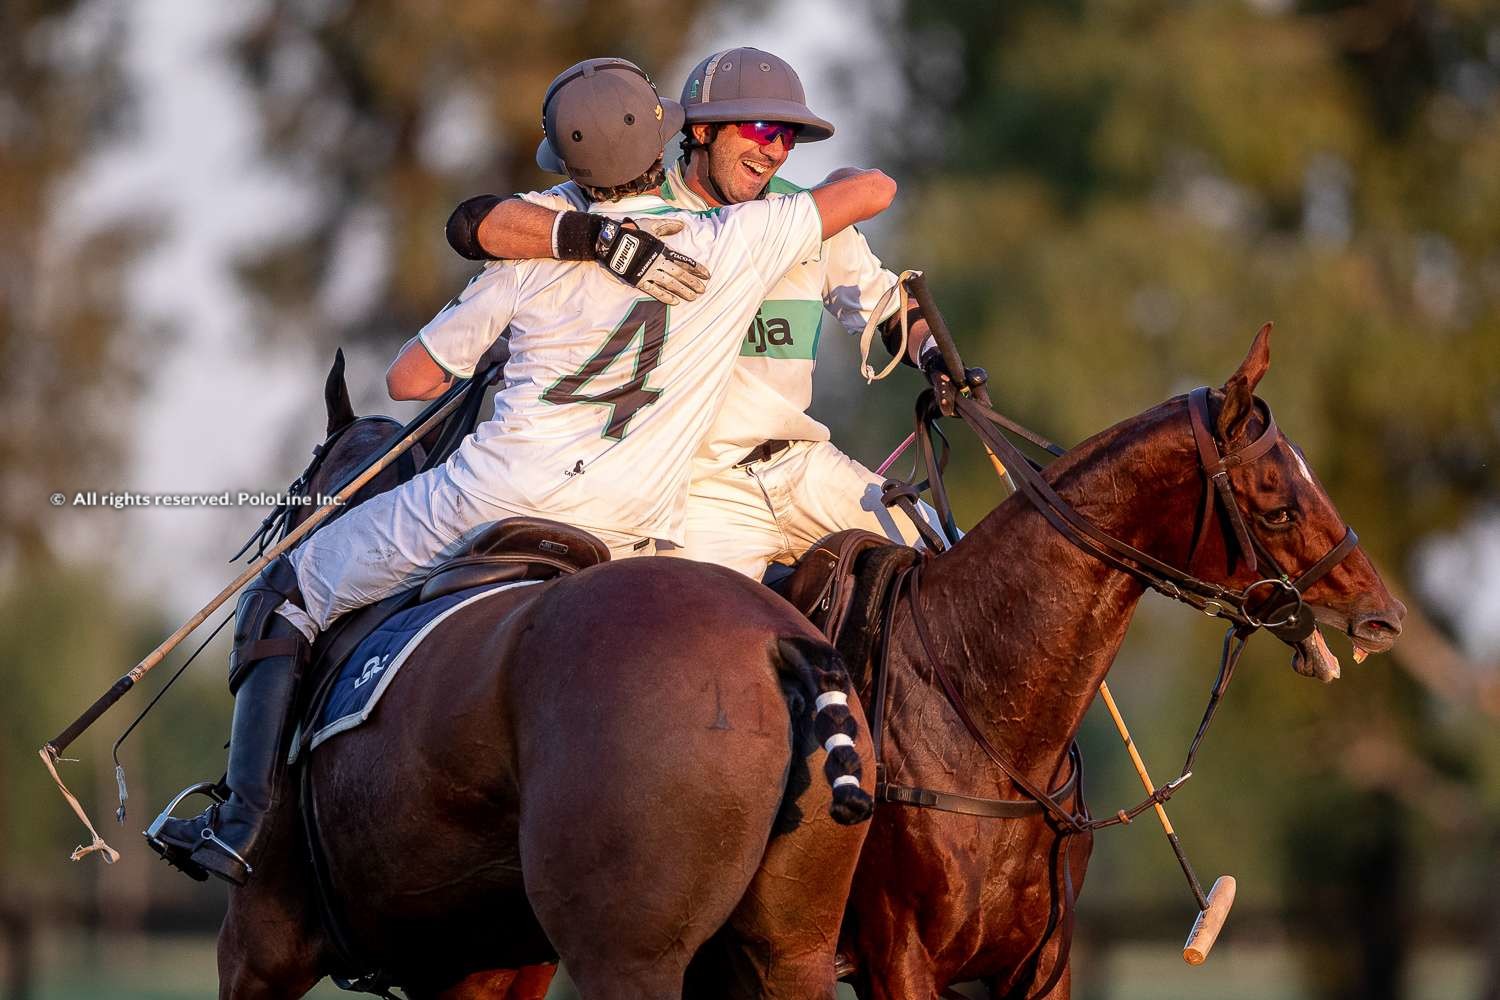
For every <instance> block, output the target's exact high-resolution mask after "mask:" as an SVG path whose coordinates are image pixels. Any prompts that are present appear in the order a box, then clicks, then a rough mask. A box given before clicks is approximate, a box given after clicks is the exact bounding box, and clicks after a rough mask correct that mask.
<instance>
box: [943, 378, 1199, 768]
mask: <svg viewBox="0 0 1500 1000" xmlns="http://www.w3.org/2000/svg"><path fill="white" fill-rule="evenodd" d="M1186 430H1187V421H1186V419H1185V415H1184V411H1183V408H1182V407H1181V406H1174V405H1173V404H1172V403H1167V404H1163V405H1162V406H1160V407H1157V408H1156V409H1154V410H1151V411H1149V412H1147V413H1145V414H1142V415H1141V416H1139V417H1136V418H1134V419H1132V420H1130V421H1127V422H1126V423H1124V424H1120V425H1117V426H1116V427H1114V428H1111V429H1110V430H1109V431H1106V432H1104V433H1103V434H1100V435H1098V436H1096V437H1094V438H1092V439H1090V440H1089V441H1087V442H1085V443H1084V444H1082V445H1080V446H1078V448H1076V449H1074V451H1072V452H1070V453H1069V455H1068V456H1067V457H1066V458H1064V459H1060V460H1059V461H1058V462H1057V463H1056V464H1055V467H1054V468H1052V469H1049V470H1048V479H1049V480H1050V481H1051V482H1052V483H1053V486H1054V488H1056V489H1057V491H1058V492H1059V493H1060V494H1061V495H1062V496H1063V497H1064V499H1066V500H1067V501H1068V502H1069V503H1071V504H1072V505H1073V506H1074V507H1075V508H1076V509H1077V510H1078V511H1079V512H1080V513H1081V514H1083V515H1084V516H1085V517H1087V518H1089V519H1090V520H1091V521H1093V522H1094V523H1095V524H1096V525H1098V526H1099V527H1100V528H1101V529H1103V530H1104V531H1106V532H1107V533H1109V534H1110V535H1112V536H1113V537H1115V538H1117V539H1119V540H1120V541H1123V542H1126V543H1128V544H1130V545H1133V546H1135V547H1137V548H1140V549H1142V550H1144V551H1146V552H1149V553H1151V554H1153V555H1156V556H1157V557H1158V558H1163V559H1166V560H1168V561H1170V562H1172V563H1173V564H1174V565H1182V562H1183V560H1184V559H1185V558H1186V553H1187V548H1188V544H1189V543H1188V542H1187V541H1186V536H1187V535H1189V534H1190V533H1191V531H1192V526H1193V518H1194V512H1195V505H1196V503H1197V501H1198V497H1199V495H1200V494H1199V490H1198V489H1197V488H1196V487H1195V485H1194V484H1196V483H1197V482H1198V479H1197V464H1196V462H1195V460H1194V458H1193V453H1192V452H1191V450H1190V447H1191V446H1190V444H1189V443H1188V441H1187V438H1186ZM1142 593H1143V588H1142V585H1141V584H1140V583H1139V582H1138V581H1137V580H1136V579H1135V578H1133V577H1131V576H1129V575H1128V574H1125V573H1122V572H1120V571H1118V570H1115V569H1111V568H1110V567H1109V566H1107V565H1106V564H1104V563H1103V562H1101V561H1100V560H1098V559H1096V558H1094V557H1093V556H1090V555H1088V554H1086V553H1084V552H1083V551H1082V550H1080V549H1079V548H1078V547H1077V546H1075V545H1074V544H1073V543H1071V542H1069V541H1068V540H1067V539H1065V538H1064V537H1063V536H1062V534H1061V533H1059V532H1058V531H1057V530H1056V529H1054V528H1053V527H1052V526H1051V525H1050V524H1048V523H1047V521H1046V520H1045V519H1044V518H1043V517H1042V515H1041V514H1039V513H1038V512H1037V511H1036V509H1035V508H1034V507H1032V506H1031V504H1030V503H1029V502H1027V501H1026V500H1025V499H1024V498H1022V497H1013V498H1011V499H1010V500H1009V501H1007V502H1006V503H1004V504H1001V505H1000V507H998V508H996V509H995V510H994V511H992V512H991V513H990V514H989V515H988V516H987V517H986V518H985V519H984V520H983V521H981V522H980V523H979V525H978V526H976V527H975V528H974V530H973V531H972V532H970V533H969V534H968V535H967V536H966V537H965V538H964V540H963V541H962V542H961V543H959V544H958V545H957V546H955V547H954V548H953V550H952V551H950V552H947V553H944V554H943V555H941V556H938V557H936V558H933V559H932V560H930V561H929V562H928V564H927V566H926V567H925V568H924V570H923V573H922V577H921V595H920V602H919V603H920V606H921V613H922V614H923V616H924V621H925V622H926V625H927V632H928V634H929V636H931V640H932V642H933V644H934V645H935V646H936V647H937V649H935V650H934V651H933V652H934V654H935V655H937V656H939V657H941V658H942V661H943V665H944V666H945V667H947V668H948V670H949V671H950V674H951V675H952V676H953V678H954V680H955V683H956V684H957V686H958V688H959V690H960V691H961V693H962V694H963V696H964V698H965V700H966V701H967V703H968V705H969V708H970V710H971V712H972V713H973V714H974V716H975V718H976V721H978V722H979V723H980V724H981V725H982V726H984V728H985V730H986V735H987V736H989V738H990V739H991V740H992V741H993V742H995V743H996V745H998V746H1000V747H1003V748H1005V749H1006V750H1007V751H1008V752H1009V754H1010V755H1011V757H1012V759H1013V760H1014V761H1015V762H1016V763H1017V765H1018V766H1020V767H1021V768H1022V769H1023V770H1025V771H1027V772H1028V776H1029V777H1031V778H1032V779H1033V780H1035V781H1038V782H1046V781H1047V780H1048V779H1049V778H1050V777H1051V775H1052V773H1053V772H1054V771H1055V770H1056V768H1057V767H1058V765H1060V763H1061V761H1062V755H1063V754H1064V753H1065V752H1066V750H1067V748H1068V745H1069V744H1070V743H1071V742H1072V739H1073V736H1074V734H1075V733H1076V732H1077V730H1078V726H1079V724H1080V723H1081V722H1082V721H1083V715H1084V712H1085V711H1086V710H1087V709H1088V706H1089V704H1090V703H1091V702H1092V701H1093V698H1094V692H1095V691H1097V690H1098V688H1099V683H1100V681H1102V680H1103V679H1104V676H1105V674H1106V673H1108V672H1109V667H1110V664H1111V663H1112V662H1114V658H1115V654H1116V653H1117V652H1118V651H1119V648H1120V644H1121V642H1123V641H1124V638H1125V631H1126V629H1127V628H1128V627H1129V625H1130V618H1131V614H1132V612H1133V611H1134V610H1135V606H1136V603H1137V602H1138V601H1139V600H1140V597H1141V594H1142ZM924 673H925V671H924Z"/></svg>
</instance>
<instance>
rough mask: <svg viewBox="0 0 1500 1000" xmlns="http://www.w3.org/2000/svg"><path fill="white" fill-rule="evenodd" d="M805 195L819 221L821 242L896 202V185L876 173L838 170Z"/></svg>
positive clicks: (875, 214) (851, 169)
mask: <svg viewBox="0 0 1500 1000" xmlns="http://www.w3.org/2000/svg"><path fill="white" fill-rule="evenodd" d="M808 194H810V195H811V196H812V199H813V203H814V204H816V205H817V206H818V215H819V217H821V218H822V220H823V239H824V240H827V239H829V238H831V237H832V236H834V235H835V234H836V233H839V232H842V231H843V230H845V229H847V228H849V227H850V226H852V225H854V224H855V223H856V222H863V221H865V220H866V219H873V218H874V217H875V216H877V215H879V214H880V213H881V212H884V211H885V210H886V209H887V208H889V207H890V205H891V202H893V201H895V199H896V182H895V181H894V180H892V179H891V178H890V177H889V176H887V175H886V174H885V173H884V172H883V171H880V170H861V169H858V168H856V167H842V168H840V169H838V170H835V171H834V172H833V173H831V174H829V175H828V177H827V179H825V180H824V181H823V183H821V184H819V185H818V186H817V187H815V188H812V189H811V190H810V191H809V192H808Z"/></svg>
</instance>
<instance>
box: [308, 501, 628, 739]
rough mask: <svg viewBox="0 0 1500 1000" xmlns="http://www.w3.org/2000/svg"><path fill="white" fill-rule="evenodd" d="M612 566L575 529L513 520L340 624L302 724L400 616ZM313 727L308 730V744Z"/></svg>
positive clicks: (605, 552)
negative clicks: (372, 638)
mask: <svg viewBox="0 0 1500 1000" xmlns="http://www.w3.org/2000/svg"><path fill="white" fill-rule="evenodd" d="M608 561H609V548H608V547H607V546H606V545H605V544H604V543H603V542H601V541H599V539H597V538H595V537H594V536H593V535H591V534H589V533H588V532H587V531H584V530H583V529H582V528H575V527H573V526H572V525H568V524H562V523H561V522H558V521H548V520H546V519H545V518H540V517H508V518H506V519H504V520H502V521H496V522H495V523H494V524H492V525H490V526H489V527H488V528H486V529H484V530H483V531H481V532H480V533H479V534H478V535H476V536H475V537H474V540H473V541H471V542H470V543H469V544H468V545H467V546H466V547H465V548H464V549H463V551H461V552H459V553H458V554H456V555H454V556H453V557H452V558H450V559H448V560H447V561H446V562H444V563H441V564H440V565H438V566H437V567H435V568H434V569H433V570H432V571H431V572H430V573H428V574H427V576H426V577H424V578H423V580H422V582H421V584H420V585H418V586H416V587H412V588H410V589H407V590H403V591H401V592H400V593H397V594H392V595H391V596H390V597H387V598H386V599H385V600H383V601H379V602H377V603H375V604H372V605H370V606H368V607H365V608H360V609H359V610H358V611H354V612H351V613H350V614H347V615H345V616H344V617H342V618H340V619H339V620H338V621H337V622H335V623H334V624H333V627H332V628H330V629H328V630H327V631H326V632H324V633H323V634H322V635H320V636H319V637H318V641H317V643H316V644H315V645H314V647H313V668H312V669H313V672H314V677H313V683H312V684H309V685H308V689H309V691H310V692H311V696H310V697H309V698H308V700H307V703H306V704H305V706H304V707H303V710H302V712H301V713H300V714H301V718H302V719H303V720H304V722H305V723H306V722H309V721H310V720H311V719H312V718H313V717H315V716H316V714H317V713H318V711H319V710H320V709H321V707H322V703H323V701H324V699H325V698H326V697H327V694H328V691H329V690H330V689H331V687H332V682H333V681H334V680H335V679H336V678H337V676H338V671H339V666H340V665H341V664H342V663H343V662H344V661H345V660H347V659H348V658H349V655H350V654H351V653H353V652H354V650H355V649H356V648H358V647H359V644H360V643H361V642H363V641H364V640H365V639H366V638H367V637H368V636H369V635H370V633H372V632H374V631H375V630H376V629H377V628H379V627H380V626H381V624H382V623H383V622H384V621H385V620H386V619H388V618H390V617H391V616H392V615H394V614H396V613H397V612H399V611H404V610H405V609H407V608H410V607H412V606H414V605H417V604H422V603H425V602H427V601H433V600H437V599H438V598H440V597H443V596H445V595H448V594H452V593H456V592H458V591H460V590H468V589H470V588H472V587H480V586H484V585H486V584H491V583H510V582H514V581H518V580H549V579H552V578H553V577H557V576H566V575H569V574H572V573H577V572H578V571H580V570H584V569H588V568H589V567H590V566H596V565H598V564H599V563H605V562H608ZM306 734H307V727H306V726H304V738H305V736H306Z"/></svg>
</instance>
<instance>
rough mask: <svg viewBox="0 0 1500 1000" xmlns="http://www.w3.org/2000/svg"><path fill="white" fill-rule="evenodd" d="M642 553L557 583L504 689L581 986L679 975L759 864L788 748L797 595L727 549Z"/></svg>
mask: <svg viewBox="0 0 1500 1000" xmlns="http://www.w3.org/2000/svg"><path fill="white" fill-rule="evenodd" d="M635 563H639V564H641V565H636V564H635ZM635 563H621V564H617V565H614V566H609V567H601V568H600V569H598V570H594V571H590V572H589V573H585V574H580V575H579V576H578V577H577V578H576V579H575V580H572V581H567V582H566V583H565V584H564V585H560V586H559V587H557V588H556V589H555V590H554V591H553V592H552V593H551V594H549V595H548V599H547V600H546V601H545V602H543V603H542V604H541V605H539V606H538V608H537V613H536V615H535V616H534V618H533V621H532V625H531V628H530V629H528V631H527V633H526V635H525V638H524V639H523V641H522V642H521V644H520V645H519V647H518V649H517V654H518V662H520V663H525V664H527V668H526V669H525V670H524V672H521V673H517V674H516V675H514V676H513V678H512V685H511V689H510V693H511V696H512V699H513V704H512V709H513V711H514V718H515V725H516V750H517V764H518V772H519V774H520V775H521V825H520V853H521V860H522V865H523V868H524V870H525V875H526V886H527V891H528V894H529V895H530V897H531V900H532V904H533V906H534V907H535V909H536V913H537V916H538V919H539V920H540V922H541V923H542V925H543V926H544V927H545V928H546V929H547V932H548V935H549V937H551V939H552V940H553V942H554V943H555V944H556V945H557V947H558V950H559V952H560V953H561V954H562V955H563V958H564V960H565V961H566V962H567V964H568V967H569V970H570V971H571V972H572V974H573V976H574V978H575V980H577V981H578V983H579V985H580V987H582V988H584V989H585V991H587V990H588V984H589V981H590V980H591V979H596V978H597V980H598V981H602V980H604V979H605V978H607V977H624V978H625V979H627V980H631V981H636V982H638V983H639V986H640V988H641V989H650V988H651V987H650V986H649V983H650V982H651V981H652V979H653V977H655V976H657V975H664V976H666V977H667V978H668V979H675V981H676V983H677V984H678V988H679V989H680V983H681V976H682V969H683V968H684V967H685V966H686V964H687V961H688V959H690V958H691V957H692V955H693V953H694V952H695V951H696V950H697V949H698V947H699V946H700V945H701V944H702V943H703V941H705V940H706V939H707V938H708V936H709V935H710V934H711V933H712V932H713V931H714V930H715V929H717V928H718V927H719V926H720V925H721V924H722V923H723V922H724V921H725V920H726V919H727V918H728V916H729V915H730V913H731V912H732V911H733V909H734V907H735V905H736V904H737V903H738V902H739V900H740V898H741V897H742V896H743V894H744V892H745V888H746V886H747V885H748V884H749V883H750V880H751V878H752V876H753V875H754V874H755V872H756V869H757V867H758V865H759V863H760V860H761V856H762V855H763V854H764V852H765V849H766V842H767V840H768V838H769V837H770V835H771V831H772V826H773V823H774V821H775V818H776V815H777V812H778V810H779V808H780V805H781V800H782V796H783V791H784V789H785V787H786V779H787V773H788V770H789V761H790V759H791V750H790V725H789V716H788V713H787V708H786V702H785V698H784V696H783V694H782V690H781V681H780V679H779V678H778V675H777V668H776V664H775V662H774V661H773V656H774V646H775V640H776V638H777V637H778V636H779V635H781V634H784V633H786V632H787V631H788V630H789V629H796V628H797V627H798V626H797V624H796V620H795V618H794V617H793V616H792V615H791V614H790V610H789V609H787V608H786V606H785V605H784V604H783V603H782V602H780V601H779V599H777V598H774V597H773V596H772V595H769V594H768V593H766V592H764V591H762V590H761V588H759V587H757V586H755V585H753V584H750V583H749V582H748V581H746V580H744V579H743V578H741V577H738V576H736V575H734V574H730V573H728V572H726V571H723V570H720V569H718V568H717V567H709V566H704V565H700V564H691V563H683V562H679V561H677V560H637V561H635ZM543 662H545V663H547V666H546V667H545V668H543V669H536V668H535V667H534V665H535V664H539V663H543ZM637 977H640V978H637Z"/></svg>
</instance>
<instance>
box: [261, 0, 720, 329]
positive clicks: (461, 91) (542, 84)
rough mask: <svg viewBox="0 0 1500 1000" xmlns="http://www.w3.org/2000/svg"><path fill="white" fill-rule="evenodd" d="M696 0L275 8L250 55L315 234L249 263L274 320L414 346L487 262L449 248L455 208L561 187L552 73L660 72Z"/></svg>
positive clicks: (269, 135)
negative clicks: (544, 129) (598, 69)
mask: <svg viewBox="0 0 1500 1000" xmlns="http://www.w3.org/2000/svg"><path fill="white" fill-rule="evenodd" d="M699 6H700V4H699V2H698V0H686V2H672V3H668V2H666V0H622V2H615V3H603V2H599V0H578V2H564V3H547V4H500V3H490V2H485V0H463V2H453V3H445V4H443V5H441V7H433V6H431V5H427V4H410V3H399V2H395V0H356V2H353V3H344V4H308V3H300V2H292V0H280V2H273V3H270V4H267V5H266V6H265V8H264V11H263V12H262V13H261V14H260V15H259V17H258V18H257V19H256V21H255V23H254V24H253V25H252V27H251V28H250V30H249V31H248V33H247V34H246V36H245V38H244V40H243V42H242V43H241V44H240V46H239V53H240V56H241V60H242V63H243V65H244V68H245V73H246V78H247V80H248V82H249V83H250V85H251V86H252V87H253V88H254V90H255V92H256V95H257V98H258V106H259V109H260V114H261V118H262V121H263V123H264V131H265V136H266V142H267V144H268V146H269V147H270V151H271V152H272V153H273V154H274V155H276V156H277V157H278V158H279V161H280V162H281V163H282V164H284V165H285V167H286V169H287V170H288V171H290V172H292V173H293V174H294V175H295V176H297V177H300V178H303V179H306V180H307V181H308V182H309V183H310V184H311V185H313V186H314V187H315V189H316V191H317V192H318V195H317V198H316V203H317V210H316V212H314V213H313V215H312V216H310V217H309V218H308V219H307V220H306V224H305V226H304V227H303V229H302V231H301V232H298V233H295V234H292V236H291V237H289V238H288V239H287V241H285V242H284V243H281V244H279V245H276V246H273V247H269V248H267V249H266V250H265V252H264V253H262V254H260V255H258V256H257V257H256V258H255V259H253V260H249V261H246V263H245V268H244V272H245V275H246V277H247V278H248V280H249V281H250V283H251V285H252V287H253V288H255V289H256V290H258V291H259V292H260V293H261V297H262V302H263V304H264V305H265V307H266V309H267V312H268V317H269V319H268V322H267V324H266V325H267V326H268V327H269V328H270V329H273V330H275V329H278V328H285V327H287V326H289V325H290V326H294V327H296V328H297V329H298V330H299V332H301V333H302V334H303V335H312V336H320V337H326V338H328V339H329V340H330V342H331V341H333V340H335V339H337V340H340V341H345V342H347V341H350V340H361V339H363V340H365V341H366V342H374V343H376V344H379V345H381V346H385V347H394V346H395V345H396V344H399V343H400V341H402V340H404V339H405V338H407V337H409V336H411V335H412V334H413V333H415V332H416V330H418V329H419V328H420V327H421V326H422V324H424V323H425V322H427V320H428V319H430V318H431V317H432V315H433V313H435V312H436V311H437V309H438V308H439V307H440V306H442V304H443V303H444V302H446V301H447V300H448V299H449V298H451V297H452V295H453V293H454V291H455V289H456V288H457V287H458V285H459V283H460V281H461V280H462V275H463V274H464V272H465V270H466V269H470V270H471V269H472V267H471V265H467V264H466V263H465V262H464V261H462V260H460V259H459V258H457V257H456V256H455V255H454V254H453V253H452V252H451V251H450V250H448V248H447V244H446V242H445V241H444V239H443V223H444V222H445V221H446V220H447V217H448V213H449V212H450V211H451V210H452V208H453V206H454V205H455V204H457V203H458V201H459V200H461V199H462V198H465V197H468V196H470V195H472V194H475V193H477V192H479V191H508V190H516V189H524V188H529V187H533V186H544V185H551V184H554V183H557V180H558V179H557V178H552V177H550V176H549V175H544V174H542V173H541V171H539V170H538V169H537V168H536V166H535V164H534V153H535V150H536V144H537V142H538V140H540V138H541V125H540V106H541V99H542V95H543V94H544V93H545V92H546V89H547V84H548V83H550V82H551V81H552V78H553V77H554V76H556V75H557V74H558V73H560V72H561V71H562V70H563V69H565V68H567V66H568V65H570V64H571V63H573V62H576V61H578V60H580V59H585V58H588V57H591V56H601V55H619V56H624V57H626V58H629V59H632V60H634V61H636V62H637V63H639V64H640V65H641V66H642V67H643V68H644V69H646V70H647V71H648V72H652V73H654V72H658V71H660V70H662V69H664V68H665V67H666V66H668V65H670V63H671V61H672V59H673V57H674V56H675V55H676V54H677V48H678V46H679V45H680V44H681V42H682V32H681V31H679V30H677V27H676V26H679V25H683V24H688V23H690V22H691V21H692V19H693V17H694V15H695V13H696V12H697V10H698V8H699ZM668 25H670V26H672V27H671V28H670V29H667V28H666V26H668ZM657 82H658V85H659V86H660V87H661V89H662V91H663V93H665V94H667V95H668V96H673V97H675V96H676V87H677V81H660V80H658V81H657ZM308 331H312V332H311V333H308Z"/></svg>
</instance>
